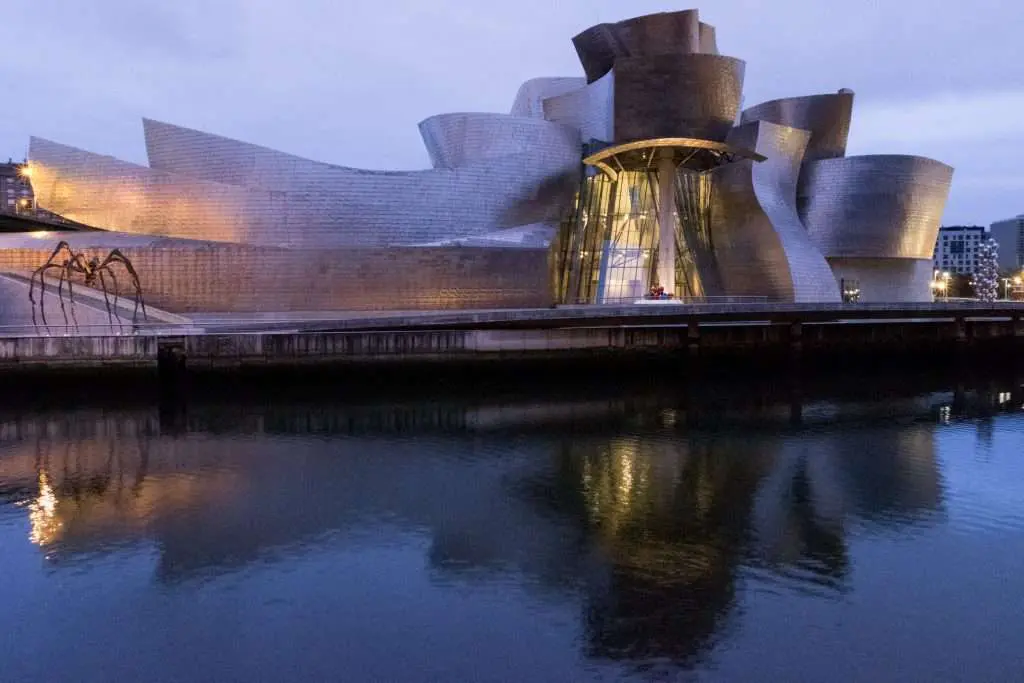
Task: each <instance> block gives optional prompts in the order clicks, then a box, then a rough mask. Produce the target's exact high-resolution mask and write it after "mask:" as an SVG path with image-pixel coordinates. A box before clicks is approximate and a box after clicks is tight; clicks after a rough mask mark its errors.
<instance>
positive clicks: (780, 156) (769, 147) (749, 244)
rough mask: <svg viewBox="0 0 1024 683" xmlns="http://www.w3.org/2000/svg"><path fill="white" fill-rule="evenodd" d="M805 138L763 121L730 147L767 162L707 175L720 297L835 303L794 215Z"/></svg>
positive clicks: (741, 131) (738, 134)
mask: <svg viewBox="0 0 1024 683" xmlns="http://www.w3.org/2000/svg"><path fill="white" fill-rule="evenodd" d="M809 139H810V133H808V132H807V131H803V130H797V129H795V128H790V127H787V126H777V125H774V124H771V123H766V122H755V123H751V124H747V125H745V126H742V127H740V128H737V129H736V130H734V131H733V134H732V135H731V136H730V138H729V142H730V143H731V144H733V145H737V146H743V147H746V148H749V149H753V150H755V151H756V152H758V153H759V154H762V155H764V156H765V157H766V160H765V161H762V162H760V163H757V162H753V161H740V162H736V163H733V164H728V165H726V166H723V167H721V168H719V169H717V170H715V171H714V172H713V177H714V185H713V200H712V207H711V234H712V237H713V239H714V245H715V257H716V260H717V262H718V268H719V272H720V273H721V277H722V283H723V289H724V293H725V294H727V295H733V296H767V297H768V298H769V299H773V300H779V301H796V302H812V301H826V302H838V301H839V300H840V295H839V288H838V286H837V284H836V280H835V278H834V276H833V274H832V271H831V269H830V268H829V266H828V263H827V262H826V261H825V258H824V256H822V254H821V252H820V251H818V250H817V249H816V248H815V246H814V244H813V243H812V242H811V240H810V238H809V237H808V235H807V231H806V230H805V229H804V226H803V224H802V223H801V222H800V218H799V216H798V214H797V209H796V188H797V179H798V176H799V173H800V164H801V162H802V160H803V154H804V150H805V149H806V147H807V142H808V140H809Z"/></svg>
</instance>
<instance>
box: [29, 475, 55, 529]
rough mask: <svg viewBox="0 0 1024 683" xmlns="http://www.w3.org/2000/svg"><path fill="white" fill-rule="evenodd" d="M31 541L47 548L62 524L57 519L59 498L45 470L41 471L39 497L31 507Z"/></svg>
mask: <svg viewBox="0 0 1024 683" xmlns="http://www.w3.org/2000/svg"><path fill="white" fill-rule="evenodd" d="M29 524H30V530H29V540H30V541H31V542H32V543H34V544H35V545H38V546H46V545H48V544H50V543H51V542H52V541H53V539H54V538H56V536H57V534H58V532H59V531H60V529H61V526H62V522H61V521H60V519H59V518H58V517H57V496H56V495H55V494H54V492H53V487H52V486H51V485H50V479H49V477H48V476H47V474H46V472H45V471H44V470H40V471H39V495H38V496H36V498H35V500H33V501H32V503H31V504H30V505H29Z"/></svg>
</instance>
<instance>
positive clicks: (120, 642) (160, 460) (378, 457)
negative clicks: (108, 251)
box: [0, 378, 1024, 682]
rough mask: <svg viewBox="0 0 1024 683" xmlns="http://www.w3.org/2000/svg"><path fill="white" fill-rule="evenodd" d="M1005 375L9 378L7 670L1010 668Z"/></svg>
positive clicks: (651, 674)
mask: <svg viewBox="0 0 1024 683" xmlns="http://www.w3.org/2000/svg"><path fill="white" fill-rule="evenodd" d="M1022 383H1024V382H1022V381H1021V380H1019V379H1012V378H1002V379H995V380H984V381H982V380H965V381H961V380H956V381H954V380H949V381H947V382H945V383H943V382H941V381H932V382H917V383H915V382H912V381H908V382H903V381H889V382H887V383H886V385H885V386H884V387H876V386H874V385H873V384H872V382H871V381H870V380H864V381H857V382H848V383H846V384H845V385H843V386H835V387H832V386H829V385H827V384H824V385H821V386H815V387H806V386H803V387H794V386H791V385H787V386H782V387H780V386H773V385H771V383H767V384H764V385H757V386H753V385H751V386H746V385H742V384H739V385H733V386H730V387H725V388H721V387H714V386H709V387H704V386H697V387H693V386H691V387H687V388H686V389H685V390H683V389H673V388H665V387H657V386H655V387H651V388H649V389H643V390H633V389H629V390H627V389H622V390H621V391H619V390H615V389H608V388H606V389H604V390H600V391H598V390H587V391H583V392H577V395H573V394H572V393H571V392H561V393H560V394H558V395H546V394H545V393H544V392H541V391H533V392H522V391H520V392H518V393H517V392H510V393H507V394H502V393H501V392H478V393H476V394H471V395H465V394H462V395H454V396H450V397H448V396H445V395H444V394H443V392H442V393H440V394H436V395H435V394H431V393H430V392H429V391H427V392H421V394H420V396H419V398H416V399H400V398H393V397H388V396H387V393H386V392H385V393H383V394H381V393H380V392H378V394H376V397H375V398H373V399H367V400H365V401H360V400H357V399H354V398H351V397H348V398H339V397H332V396H330V395H328V396H323V395H318V396H314V397H309V398H303V397H302V396H301V395H299V396H291V395H289V396H284V395H282V396H277V395H274V393H273V392H269V395H264V396H262V397H261V396H256V395H246V396H244V397H239V398H237V399H232V400H227V399H218V400H216V401H213V400H209V401H205V402H204V401H193V402H191V403H189V404H188V405H187V406H185V407H184V408H182V407H181V406H177V407H175V408H174V409H173V410H168V409H167V408H166V407H164V408H161V407H160V406H158V405H155V404H154V405H152V406H150V405H148V403H147V401H145V400H143V401H136V402H133V401H127V400H119V401H106V402H99V403H98V404H96V405H91V404H90V403H89V402H85V403H82V402H78V403H74V404H72V405H63V406H52V405H44V404H40V405H22V406H18V405H7V406H5V407H3V408H2V409H0V579H2V580H0V680H3V681H12V682H14V681H17V682H28V681H33V682H34V681H48V682H52V681H83V682H91V681H114V680H123V681H148V682H157V681H219V682H224V681H246V682H253V681H589V680H596V681H603V680H627V681H632V680H638V681H640V680H643V681H647V680H658V681H661V680H699V681H704V680H706V681H753V680H777V681H826V680H828V681H831V680H836V681H840V680H841V681H873V682H878V681H901V682H905V681H929V682H931V681H1010V680H1024V393H1022ZM925 385H927V386H925ZM138 403H141V404H142V405H141V406H140V405H137V404H138Z"/></svg>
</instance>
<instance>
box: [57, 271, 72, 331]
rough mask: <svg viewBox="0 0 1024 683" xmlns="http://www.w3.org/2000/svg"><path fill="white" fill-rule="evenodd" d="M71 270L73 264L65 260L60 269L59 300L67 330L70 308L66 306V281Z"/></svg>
mask: <svg viewBox="0 0 1024 683" xmlns="http://www.w3.org/2000/svg"><path fill="white" fill-rule="evenodd" d="M69 270H71V264H70V263H69V262H67V261H65V262H64V267H62V268H61V269H60V280H59V281H58V282H57V302H58V303H59V304H60V312H61V313H62V314H63V315H64V329H65V331H67V327H68V310H67V308H65V307H64V281H65V280H68V281H69V282H70V278H69V277H68V275H69V273H68V271H69Z"/></svg>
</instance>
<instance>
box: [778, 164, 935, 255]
mask: <svg viewBox="0 0 1024 683" xmlns="http://www.w3.org/2000/svg"><path fill="white" fill-rule="evenodd" d="M952 180H953V169H952V168H950V167H949V166H947V165H945V164H943V163H940V162H938V161H935V160H933V159H926V158H924V157H914V156H897V155H875V156H859V157H846V158H840V159H822V160H819V161H815V162H811V163H808V164H806V165H805V166H804V170H803V172H802V177H801V181H800V187H799V190H798V196H797V208H798V210H799V212H800V218H801V220H802V221H803V223H804V225H805V226H807V230H808V232H809V234H810V236H811V239H812V240H813V241H814V243H815V244H816V245H817V246H818V248H819V249H821V251H822V252H823V253H824V254H825V256H826V257H828V258H907V259H929V260H930V259H931V258H932V254H933V253H934V250H935V240H936V237H937V236H938V232H939V224H940V222H941V220H942V213H943V211H944V209H945V206H946V200H947V198H948V197H949V187H950V183H951V182H952Z"/></svg>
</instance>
